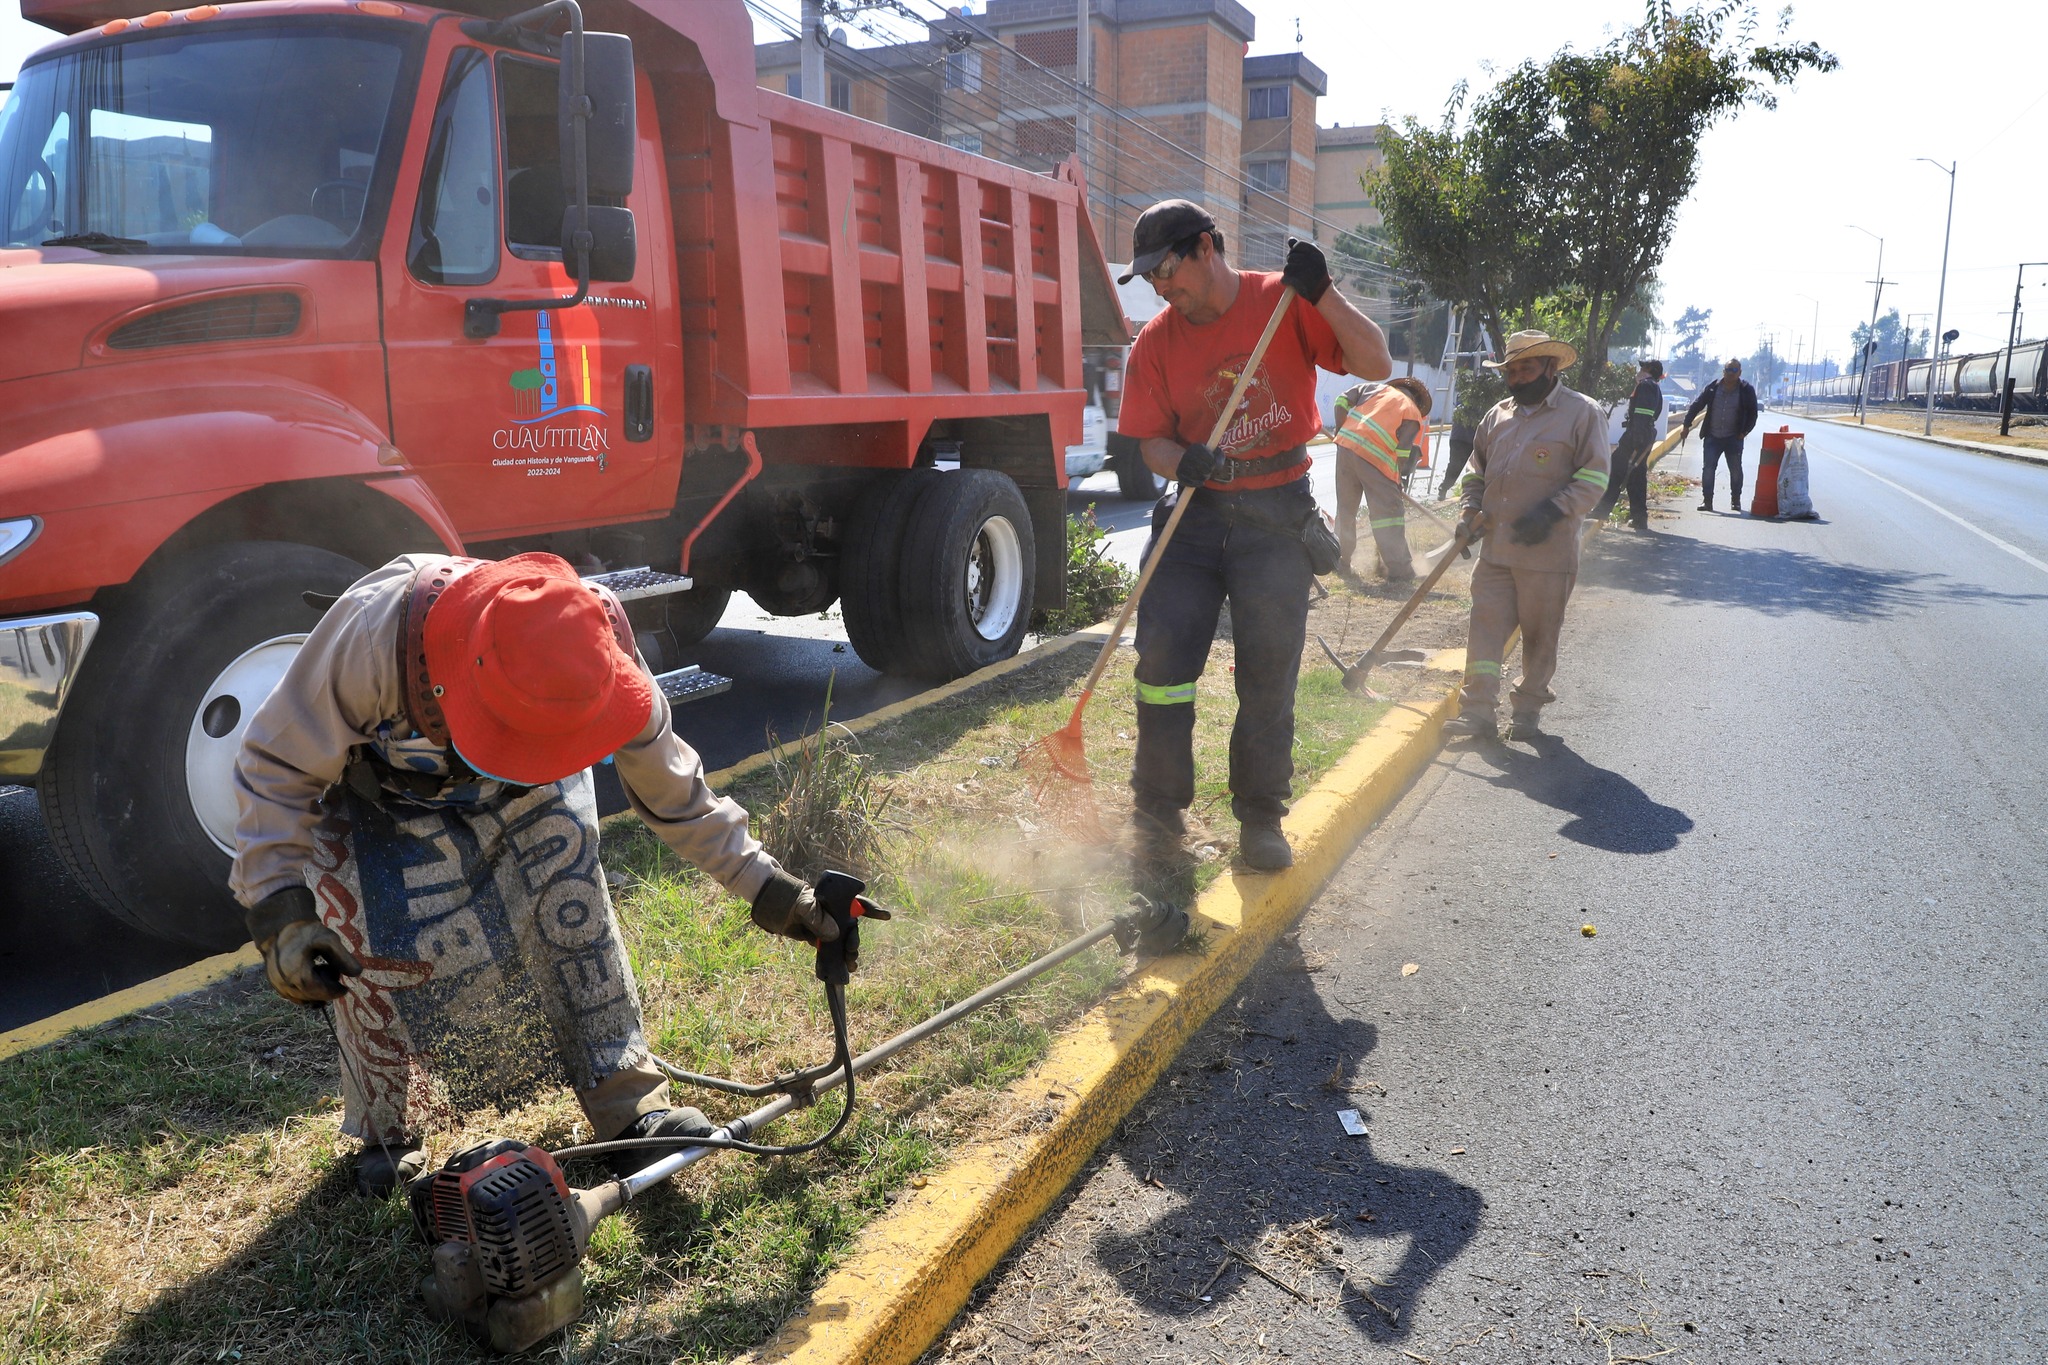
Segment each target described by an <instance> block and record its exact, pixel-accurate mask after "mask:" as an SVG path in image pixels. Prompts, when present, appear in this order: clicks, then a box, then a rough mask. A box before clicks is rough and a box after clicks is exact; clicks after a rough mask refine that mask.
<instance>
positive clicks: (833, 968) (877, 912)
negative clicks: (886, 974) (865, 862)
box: [811, 872, 889, 986]
mask: <svg viewBox="0 0 2048 1365" xmlns="http://www.w3.org/2000/svg"><path fill="white" fill-rule="evenodd" d="M867 889H868V884H867V883H866V882H864V881H862V880H861V879H860V878H858V877H855V876H850V875H849V874H847V873H844V872H827V873H825V874H824V875H823V876H821V877H819V878H818V880H817V882H816V883H815V884H814V885H813V886H812V887H811V894H812V895H813V896H814V897H816V898H817V901H818V904H819V905H821V906H823V907H824V909H825V913H826V914H828V915H830V916H832V922H833V923H834V924H836V925H838V926H839V937H838V938H835V939H833V940H832V941H831V942H830V943H820V944H819V945H818V961H817V965H816V967H815V968H814V969H813V970H814V971H815V972H816V974H817V977H818V980H820V981H822V982H824V983H825V984H826V985H828V986H844V985H845V984H846V983H847V982H848V981H849V980H850V979H852V975H853V971H854V969H855V968H856V967H858V966H860V922H861V920H862V919H863V918H865V919H887V918H889V912H888V911H887V910H884V909H883V908H882V907H881V906H879V905H876V904H875V903H874V902H873V901H871V900H868V899H867V898H866V897H864V896H862V895H861V892H863V891H865V890H867Z"/></svg>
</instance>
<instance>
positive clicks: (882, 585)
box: [839, 469, 955, 673]
mask: <svg viewBox="0 0 2048 1365" xmlns="http://www.w3.org/2000/svg"><path fill="white" fill-rule="evenodd" d="M953 477H955V476H953V475H950V474H940V473H939V472H938V471H936V470H931V469H911V470H905V471H903V472H900V473H890V474H883V475H881V476H880V477H878V478H877V479H876V480H875V481H874V483H873V484H871V485H870V486H869V487H868V489H867V491H866V492H864V493H862V494H861V496H860V499H859V500H858V501H857V502H855V503H854V505H853V514H852V516H851V518H850V519H849V521H848V523H847V528H846V534H845V535H844V536H843V537H842V538H841V540H840V546H839V614H840V617H841V619H842V620H843V621H844V622H845V623H846V638H847V640H848V641H849V642H851V643H852V645H853V652H854V653H856V654H858V655H860V659H861V662H862V663H864V664H866V665H867V666H868V667H869V668H872V669H874V670H875V671H876V672H878V673H888V672H892V671H896V670H898V669H901V668H902V667H903V666H904V660H905V657H906V652H907V649H908V643H907V637H906V635H905V630H904V621H903V572H902V569H903V554H902V551H903V533H904V529H905V527H907V526H908V525H909V522H910V514H911V510H912V508H913V507H914V506H915V505H916V503H917V501H918V499H919V498H920V497H922V496H923V495H924V493H925V492H926V491H927V490H929V489H931V488H932V487H933V486H934V485H935V484H936V483H938V482H939V481H940V480H941V479H950V478H953Z"/></svg>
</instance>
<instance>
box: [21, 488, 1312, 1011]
mask: <svg viewBox="0 0 2048 1365" xmlns="http://www.w3.org/2000/svg"><path fill="white" fill-rule="evenodd" d="M1324 477H1325V480H1326V481H1327V477H1328V476H1327V474H1325V476H1324ZM1067 502H1068V510H1069V511H1070V512H1073V513H1079V512H1081V511H1082V510H1084V509H1086V508H1089V507H1094V508H1096V509H1097V518H1098V520H1099V521H1100V522H1101V524H1102V525H1104V526H1105V527H1108V528H1110V529H1111V530H1112V532H1117V531H1122V532H1124V534H1121V535H1118V536H1116V537H1115V544H1116V552H1117V553H1118V554H1119V555H1120V556H1121V557H1123V558H1125V559H1127V560H1135V558H1136V556H1137V555H1138V554H1139V553H1140V552H1141V551H1142V549H1143V530H1142V528H1143V525H1144V521H1145V516H1146V513H1147V512H1148V511H1149V507H1150V505H1149V504H1145V503H1129V502H1124V501H1122V500H1121V499H1119V498H1118V497H1117V494H1116V479H1115V477H1114V476H1113V475H1096V476H1095V477H1093V478H1090V479H1086V480H1082V481H1080V482H1078V483H1077V484H1076V486H1075V487H1074V489H1073V490H1072V491H1071V492H1070V493H1069V495H1068V500H1067ZM1131 528H1138V529H1137V530H1135V531H1133V530H1132V529H1131ZM689 661H690V662H692V663H699V664H702V665H703V666H704V667H705V668H707V669H710V670H711V671H713V672H715V673H723V674H725V675H726V676H728V677H731V678H734V679H737V680H738V685H737V686H735V687H734V688H733V689H732V690H731V691H730V692H727V693H725V694H723V695H721V696H717V697H712V698H709V699H707V700H704V701H700V702H693V703H691V704H690V705H689V706H687V707H686V708H684V709H682V710H681V711H679V712H678V713H677V720H678V725H679V728H680V730H681V732H682V734H683V737H684V738H685V739H687V740H689V741H690V743H692V744H693V745H695V746H696V747H697V749H698V751H699V752H700V753H701V754H702V755H703V757H704V761H705V763H706V765H707V766H708V767H710V768H713V769H717V768H722V767H725V766H726V765H728V764H731V763H734V762H737V761H738V760H739V759H742V758H745V757H746V756H747V755H749V754H753V753H757V752H759V751H760V750H761V749H763V748H764V747H766V746H767V744H768V743H769V741H770V738H771V736H773V737H779V738H781V739H783V740H789V739H793V738H795V737H797V736H799V735H802V734H806V733H808V732H809V731H811V730H814V729H816V728H817V726H818V724H819V723H820V720H821V719H822V717H823V716H824V715H825V708H826V689H827V687H828V685H829V687H830V688H831V715H832V716H833V717H834V718H835V719H839V720H850V719H852V718H854V717H856V716H860V715H864V714H866V713H867V712H869V711H873V710H876V709H878V708H880V707H883V706H887V705H888V704H890V703H891V702H895V701H899V700H901V699H902V698H904V697H908V696H913V695H915V694H916V693H917V692H918V691H920V690H921V689H922V686H923V685H922V684H920V683H915V682H910V681H907V680H905V679H902V678H898V677H890V676H886V675H884V674H880V673H877V672H875V671H874V670H873V669H871V668H869V667H868V666H867V665H865V664H863V663H862V662H861V661H860V656H859V655H857V654H855V653H854V652H853V650H852V648H851V647H850V646H848V645H847V643H846V631H845V628H844V627H843V626H842V625H841V624H840V620H839V612H838V609H837V608H836V607H835V608H833V609H832V610H831V611H830V612H828V613H826V615H825V616H823V617H776V616H771V615H769V614H768V613H766V612H764V611H762V610H761V609H760V608H759V607H757V606H755V605H754V603H753V602H752V600H751V599H749V598H747V597H746V596H745V595H744V594H740V595H735V597H734V598H733V604H732V606H731V608H730V609H728V611H727V612H726V614H725V617H724V619H723V621H722V622H721V623H720V625H719V628H718V629H717V630H714V631H713V632H712V633H711V634H710V635H709V636H707V637H706V638H705V640H704V641H703V643H702V644H700V645H699V646H698V647H697V648H696V649H695V650H693V651H691V652H690V660H689ZM599 794H600V805H601V808H602V809H604V810H606V811H607V812H608V813H609V812H610V811H615V810H623V809H625V801H624V798H623V796H621V795H620V794H619V793H618V790H617V786H616V779H613V778H612V777H611V774H610V771H609V770H608V769H604V770H600V793H599ZM607 798H608V799H607ZM203 956H205V954H204V953H203V952H201V951H200V950H198V949H193V948H187V947H183V946H181V945H178V944H174V943H166V942H163V941H162V940H159V939H153V938H151V937H149V936H148V935H146V934H142V933H139V932H137V931H136V930H134V929H131V928H129V927H128V926H127V925H125V924H123V923H121V922H120V921H118V920H116V919H114V918H113V917H112V916H110V915H108V914H107V913H106V912H105V911H103V910H101V909H100V908H99V907H98V906H97V905H96V904H94V903H93V902H92V901H91V900H89V899H87V897H86V895H85V893H84V892H83V891H82V890H80V889H79V888H78V886H77V885H76V883H74V882H73V881H72V880H71V877H70V874H69V873H67V872H66V871H65V870H64V867H63V866H62V864H61V863H60V862H59V861H58V859H57V855H56V853H55V851H54V850H53V849H52V848H51V846H50V843H49V840H48V838H47V837H46V836H45V834H44V831H43V824H42V812H41V809H40V807H39V806H38V805H37V802H36V797H35V793H34V792H33V791H31V790H29V789H27V788H24V787H0V1030H5V1029H11V1028H17V1027H19V1026H21V1025H22V1024H26V1023H30V1022H33V1021H34V1020H37V1019H41V1018H44V1017H46V1016H48V1015H50V1014H54V1013H56V1012H57V1011H59V1010H63V1009H68V1008H70V1007H71V1006H73V1005H77V1004H82V1003H84V1002H86V1001H88V1000H92V999H96V998H97V997H99V996H101V995H104V994H106V993H107V992H109V991H114V990H119V989H121V988H123V987H126V986H132V985H135V984H136V983H138V982H142V981H147V980H149V979H150V978H152V977H155V976H160V975H162V974H163V973H165V972H169V971H173V970H175V969H177V968H179V967H182V966H184V965H185V964H187V963H189V962H194V961H197V960H198V959H199V958H201V957H203Z"/></svg>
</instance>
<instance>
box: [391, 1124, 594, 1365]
mask: <svg viewBox="0 0 2048 1365" xmlns="http://www.w3.org/2000/svg"><path fill="white" fill-rule="evenodd" d="M407 1194H408V1196H409V1198H410V1200H411V1203H412V1216H413V1222H414V1224H415V1225H416V1226H417V1227H418V1228H419V1232H420V1236H421V1237H423V1238H425V1239H426V1241H427V1242H429V1243H430V1244H432V1246H433V1248H434V1273H433V1274H432V1275H431V1276H429V1277H428V1278H427V1280H426V1282H425V1283H424V1284H423V1285H422V1286H421V1293H422V1295H423V1296H424V1297H425V1298H426V1301H427V1307H428V1309H429V1311H431V1312H432V1313H433V1314H434V1315H435V1316H436V1317H440V1318H447V1319H450V1320H452V1321H457V1322H462V1323H465V1324H467V1325H468V1326H469V1328H470V1329H471V1331H473V1332H475V1333H477V1334H478V1335H481V1336H487V1337H488V1338H489V1339H490V1342H491V1344H492V1345H493V1346H495V1347H497V1348H498V1349H499V1350H501V1351H518V1350H523V1349H525V1348H526V1347H527V1346H529V1345H531V1344H533V1343H534V1342H536V1341H539V1340H540V1339H541V1338H542V1337H544V1336H546V1335H547V1334H548V1333H550V1332H552V1331H555V1330H556V1329H557V1328H560V1327H563V1326H566V1325H567V1324H568V1323H570V1322H573V1321H574V1320H575V1319H576V1317H577V1315H578V1314H580V1313H581V1312H582V1311H583V1269H582V1266H581V1264H580V1263H581V1261H582V1259H583V1248H584V1247H585V1245H586V1244H587V1243H588V1242H589V1240H590V1228H591V1226H592V1224H594V1223H595V1222H596V1221H597V1210H596V1209H595V1208H591V1207H586V1205H587V1204H589V1203H590V1202H591V1201H590V1198H589V1196H587V1195H584V1193H583V1192H582V1191H578V1190H571V1189H570V1188H569V1182H568V1180H567V1179H566V1178H565V1177H564V1176H563V1175H562V1168H561V1167H560V1166H558V1165H556V1164H555V1159H554V1158H553V1157H552V1156H550V1155H548V1153H547V1152H546V1151H545V1150H543V1149H542V1148H539V1147H534V1146H530V1145H528V1144H527V1143H524V1142H517V1141H514V1140H513V1139H511V1138H498V1139H496V1140H494V1141H491V1142H486V1143H484V1144H482V1145H481V1146H477V1147H472V1148H470V1149H469V1150H468V1151H466V1152H460V1153H457V1154H456V1155H455V1156H453V1157H451V1158H449V1160H448V1164H447V1165H445V1166H443V1167H442V1168H441V1169H440V1170H438V1171H432V1172H430V1173H428V1174H426V1175H423V1176H421V1177H420V1178H419V1179H418V1180H415V1181H414V1182H413V1183H412V1186H411V1188H410V1189H409V1190H408V1191H407Z"/></svg>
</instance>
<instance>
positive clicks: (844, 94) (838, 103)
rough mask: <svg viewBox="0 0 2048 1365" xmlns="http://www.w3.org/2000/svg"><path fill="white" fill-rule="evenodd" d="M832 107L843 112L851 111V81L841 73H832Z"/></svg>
mask: <svg viewBox="0 0 2048 1365" xmlns="http://www.w3.org/2000/svg"><path fill="white" fill-rule="evenodd" d="M831 86H832V107H833V108H834V109H838V110H841V111H842V112H845V113H849V114H850V113H852V112H853V82H852V81H850V80H848V79H847V78H846V77H844V76H841V75H837V74H835V75H833V76H832V78H831Z"/></svg>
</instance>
